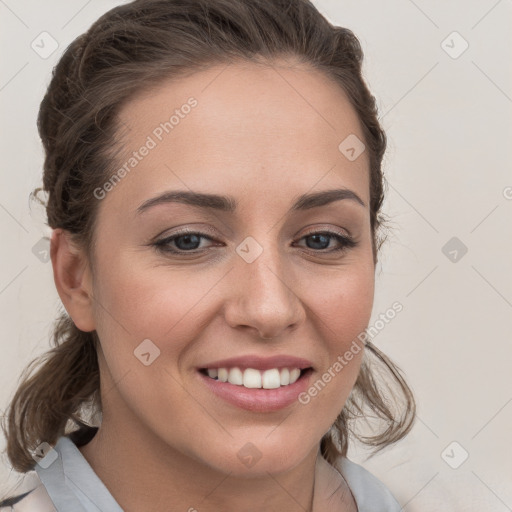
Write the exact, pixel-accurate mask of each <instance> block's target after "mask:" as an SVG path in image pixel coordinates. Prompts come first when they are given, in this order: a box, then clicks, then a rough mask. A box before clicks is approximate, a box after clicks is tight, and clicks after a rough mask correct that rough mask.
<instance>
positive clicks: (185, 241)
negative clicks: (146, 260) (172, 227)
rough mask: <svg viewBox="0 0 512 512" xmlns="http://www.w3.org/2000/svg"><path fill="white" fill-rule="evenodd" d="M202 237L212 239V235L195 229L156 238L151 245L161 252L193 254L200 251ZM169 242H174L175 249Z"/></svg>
mask: <svg viewBox="0 0 512 512" xmlns="http://www.w3.org/2000/svg"><path fill="white" fill-rule="evenodd" d="M202 238H204V239H206V240H211V241H213V238H212V237H210V236H208V235H206V234H204V233H199V232H195V231H182V232H180V233H176V234H174V235H172V236H168V237H166V238H163V239H162V240H158V241H157V242H155V243H154V244H153V245H154V246H155V247H156V248H157V249H158V250H159V251H162V252H167V253H173V254H185V253H188V254H195V253H197V252H202V249H199V246H200V243H201V239H202ZM171 244H175V247H177V249H176V248H175V247H173V246H172V245H171Z"/></svg>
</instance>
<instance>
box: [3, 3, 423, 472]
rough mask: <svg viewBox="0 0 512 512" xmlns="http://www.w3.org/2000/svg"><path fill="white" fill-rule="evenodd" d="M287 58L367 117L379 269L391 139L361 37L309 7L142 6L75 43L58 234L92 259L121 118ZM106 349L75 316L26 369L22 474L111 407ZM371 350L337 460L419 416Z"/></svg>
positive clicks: (331, 442) (52, 181)
mask: <svg viewBox="0 0 512 512" xmlns="http://www.w3.org/2000/svg"><path fill="white" fill-rule="evenodd" d="M286 56H289V57H294V58H296V59H299V61H300V62H303V63H305V64H308V65H310V66H312V67H313V68H314V69H317V70H319V71H320V72H323V73H324V74H325V75H326V76H328V77H330V78H332V79H333V80H334V81H335V82H336V83H337V84H339V86H340V87H341V88H342V89H343V90H344V91H345V92H346V94H347V96H348V98H349V100H350V102H351V104H352V106H353V107H354V109H355V110H356V112H357V114H358V117H359V120H360V123H361V126H362V130H363V134H364V138H365V140H364V143H365V145H366V148H367V150H368V156H369V163H370V211H371V229H372V236H373V248H374V259H375V262H376V261H377V251H378V250H379V249H380V247H381V245H382V242H383V241H384V238H383V237H382V236H381V235H380V231H381V230H379V228H382V225H383V222H384V221H385V219H384V217H383V216H382V214H381V213H380V209H381V205H382V202H383V198H384V185H385V182H384V177H383V173H382V169H381V163H382V158H383V156H384V152H385V149H386V136H385V134H384V132H383V130H382V128H381V126H380V125H379V121H378V117H377V107H376V103H375V99H374V97H373V96H372V95H371V93H370V92H369V90H368V88H367V85H366V83H365V81H364V79H363V77H362V70H361V67H362V60H363V53H362V50H361V46H360V44H359V41H358V40H357V38H356V37H355V36H354V34H353V33H352V32H351V31H350V30H348V29H346V28H342V27H338V26H334V25H332V24H331V23H329V22H328V21H327V20H326V19H325V18H324V17H323V16H322V15H321V14H320V13H319V12H318V10H317V9H316V8H315V7H314V6H313V4H312V3H311V2H309V1H308V0H135V1H133V2H131V3H128V4H124V5H121V6H118V7H115V8H114V9H111V10H110V11H108V12H107V13H106V14H104V15H103V16H101V17H100V18H99V19H98V20H97V21H96V22H95V23H94V24H93V25H92V26H91V27H90V28H89V30H88V31H87V32H86V33H84V34H82V35H80V36H79V37H77V38H76V39H75V40H74V41H73V42H72V43H71V44H70V45H69V46H68V48H67V49H66V51H65V52H64V54H63V56H62V58H61V59H60V61H59V62H58V64H57V65H56V66H55V68H54V70H53V74H52V79H51V82H50V84H49V86H48V90H47V92H46V95H45V97H44V99H43V101H42V103H41V106H40V111H39V117H38V121H37V125H38V129H39V134H40V136H41V139H42V142H43V145H44V149H45V161H44V176H43V189H44V191H45V192H47V193H48V200H47V204H45V206H46V212H47V216H48V224H49V226H50V227H52V228H63V229H65V230H67V231H69V232H70V233H71V234H72V236H73V237H74V239H75V240H76V242H77V243H79V244H80V245H81V246H82V247H83V248H84V250H85V251H86V253H87V254H88V255H89V256H92V250H91V248H92V242H93V234H94V228H95V226H94V223H95V219H96V213H97V209H98V205H99V201H98V200H97V199H96V198H95V195H94V193H93V192H94V190H95V188H97V187H99V186H101V185H102V184H103V183H105V182H106V181H107V180H108V178H109V176H112V174H113V173H114V172H115V170H116V162H117V161H116V149H113V148H118V146H116V142H118V138H117V137H118V135H119V130H120V126H119V123H118V118H117V114H118V112H119V110H120V108H121V106H122V105H124V104H125V103H126V102H127V101H128V100H129V99H130V98H131V97H133V96H134V95H135V94H136V93H137V92H139V91H142V90H144V89H145V88H147V87H149V86H152V85H156V84H158V83H159V82H160V81H162V80H165V79H169V78H171V77H177V78H179V77H180V76H184V75H185V74H187V73H193V72H194V71H195V70H199V69H205V68H207V67H209V66H211V65H212V64H221V63H229V62H236V61H256V60H258V59H263V60H266V61H268V62H271V60H272V59H275V58H279V57H286ZM39 191H41V189H37V190H36V191H34V192H35V194H34V193H33V194H34V195H35V196H36V197H37V193H38V192H39ZM90 260H91V262H92V258H91V259H90ZM98 342H99V340H98V337H97V335H96V332H95V331H93V332H90V333H89V332H82V331H80V330H79V329H78V328H77V327H76V326H75V325H74V323H73V321H72V320H71V319H70V318H69V316H68V315H67V314H66V313H65V312H64V311H63V312H62V314H61V315H60V317H59V318H58V319H57V321H56V324H55V329H54V335H53V344H54V345H55V346H54V347H53V348H52V349H51V350H49V351H48V352H47V353H46V354H44V355H43V356H42V357H41V358H39V359H36V360H34V361H32V362H31V363H30V364H29V365H28V366H27V368H26V369H25V372H24V374H23V375H22V380H21V384H20V385H19V387H18V389H17V391H16V393H15V394H14V397H13V399H12V401H11V403H10V406H9V409H8V414H7V416H6V420H5V421H4V422H3V423H2V428H3V430H4V434H5V436H6V439H7V447H6V452H7V455H8V457H9V460H10V461H11V464H12V466H13V468H14V469H15V470H16V471H19V472H27V471H29V470H31V469H33V468H34V466H35V461H34V459H33V458H32V456H31V452H32V451H33V450H34V449H35V448H36V447H37V446H38V445H39V444H40V443H42V442H43V441H44V442H47V443H49V444H50V445H52V444H54V443H56V441H57V440H58V438H59V437H60V436H61V435H65V434H69V433H71V432H73V431H74V432H75V433H78V432H80V431H82V430H86V429H88V428H90V425H89V423H88V421H89V419H88V416H87V415H90V414H92V413H94V412H97V411H101V400H100V396H99V370H98V362H97V356H96V347H97V344H98ZM366 349H367V350H365V356H364V358H363V362H362V365H361V369H360V372H359V375H358V378H357V381H356V383H355V386H354V388H353V389H352V392H351V394H350V396H349V398H348V400H347V402H346V404H345V407H344V408H343V410H342V411H341V413H340V415H339V416H338V418H337V419H336V422H335V423H334V425H333V426H332V428H331V429H330V431H329V432H328V433H326V434H325V436H324V437H323V438H322V440H321V453H322V455H323V456H324V457H325V459H326V460H327V461H329V462H330V463H331V464H333V463H334V462H335V460H336V459H337V458H338V457H339V456H345V455H346V454H347V449H348V443H349V436H354V437H355V438H357V439H359V440H360V441H361V442H363V443H365V444H367V445H370V446H373V447H375V448H376V450H375V453H376V452H377V451H379V450H380V449H382V448H384V447H385V446H388V445H390V444H392V443H394V442H396V441H398V440H399V439H401V438H403V437H404V436H405V435H406V434H407V433H408V432H409V431H410V429H411V427H412V425H413V422H414V419H415V401H414V397H413V394H412V392H411V390H410V388H409V387H408V385H407V383H406V382H405V380H404V378H403V377H402V375H401V372H400V370H399V369H398V367H397V366H396V365H395V364H394V363H393V362H392V361H391V360H390V359H389V358H388V357H386V356H385V355H384V354H383V353H382V352H381V351H379V350H378V349H377V347H375V346H374V345H373V344H372V343H371V342H370V341H367V342H366ZM36 363H37V364H36ZM36 366H38V369H37V370H36V369H35V367H36ZM33 370H34V371H33ZM368 411H369V412H371V413H373V414H375V415H376V417H377V418H380V420H381V421H383V422H384V427H383V428H381V429H380V431H379V432H377V433H376V434H375V435H371V436H362V435H360V434H359V433H357V432H355V430H354V429H353V428H352V427H353V425H352V423H353V420H355V419H356V418H358V417H365V416H366V414H365V413H366V412H368ZM77 427H78V428H77Z"/></svg>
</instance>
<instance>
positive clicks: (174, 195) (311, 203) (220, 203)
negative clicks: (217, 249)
mask: <svg viewBox="0 0 512 512" xmlns="http://www.w3.org/2000/svg"><path fill="white" fill-rule="evenodd" d="M345 199H348V200H352V201H355V202H356V203H358V204H360V205H361V206H363V207H366V204H365V203H364V201H363V200H362V199H361V198H360V197H359V196H358V195H357V194H356V193H355V192H354V191H352V190H349V189H346V188H339V189H333V190H324V191H320V192H312V193H309V194H302V195H300V196H299V197H298V198H297V200H296V201H295V202H294V203H293V205H292V206H291V208H290V210H289V211H290V212H291V211H302V210H309V209H310V208H317V207H319V206H324V205H327V204H330V203H333V202H335V201H341V200H345ZM166 203H182V204H188V205H191V206H196V207H198V208H205V209H212V210H218V211H222V212H227V213H235V211H236V209H237V206H238V201H237V200H236V199H235V198H234V197H232V196H221V195H218V194H206V193H201V192H191V191H186V190H184V191H181V190H169V191H167V192H164V193H162V194H160V195H158V196H156V197H152V198H151V199H147V200H146V201H144V202H143V203H142V204H141V205H140V206H139V207H138V208H137V214H138V215H139V214H141V213H143V212H145V211H147V210H148V209H150V208H152V207H153V206H156V205H159V204H166Z"/></svg>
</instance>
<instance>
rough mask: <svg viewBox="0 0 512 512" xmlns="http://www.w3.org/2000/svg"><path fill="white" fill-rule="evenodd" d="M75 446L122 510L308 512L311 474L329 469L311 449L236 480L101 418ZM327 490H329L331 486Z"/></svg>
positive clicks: (312, 480)
mask: <svg viewBox="0 0 512 512" xmlns="http://www.w3.org/2000/svg"><path fill="white" fill-rule="evenodd" d="M79 450H80V452H81V453H82V455H83V456H84V457H85V459H86V460H87V461H88V463H89V464H90V466H91V467H92V469H93V470H94V471H95V473H96V474H97V475H98V477H99V478H100V479H101V481H102V482H103V483H104V484H105V486H106V487H107V489H108V490H109V492H110V493H111V494H112V496H113V497H114V499H115V500H116V501H117V502H118V503H119V505H120V506H121V508H122V509H123V510H124V511H125V512H135V511H139V510H162V509H169V507H172V509H173V510H187V511H189V510H190V511H191V512H192V511H194V510H195V509H196V510H200V511H201V512H214V511H218V510H244V511H247V512H260V511H261V510H287V511H289V512H304V511H308V512H311V511H312V510H313V505H312V504H313V496H314V487H315V480H316V478H315V477H316V476H317V475H318V474H319V473H320V474H321V475H322V481H323V480H324V478H323V477H324V476H325V475H326V474H327V473H328V472H329V470H328V469H327V472H326V467H325V466H324V464H327V462H325V461H323V459H322V458H321V457H320V455H319V454H318V451H317V450H316V449H315V450H312V451H311V453H310V454H309V455H308V456H307V457H306V459H305V460H303V461H302V462H301V463H300V464H299V465H297V466H296V467H294V468H293V469H292V470H290V471H287V472H286V473H281V474H271V473H266V474H264V475H262V476H259V477H250V478H249V477H245V478H240V477H237V476H236V475H233V474H224V473H221V472H218V471H216V470H215V468H212V467H209V466H205V465H204V464H202V463H201V462H200V461H197V460H194V459H192V458H190V457H187V456H186V455H185V454H183V453H181V452H178V451H176V450H173V449H172V448H171V447H169V446H168V445H166V444H165V443H163V442H161V441H159V440H156V439H150V437H149V436H147V435H145V433H141V432H134V431H131V430H130V431H127V429H126V427H124V428H122V429H121V428H119V429H114V428H112V427H111V426H110V425H109V423H108V420H107V421H105V417H104V418H103V423H102V426H101V427H100V429H99V430H98V432H97V433H96V435H95V436H94V438H93V439H92V440H91V441H90V442H89V443H88V444H86V445H84V446H82V447H80V448H79ZM321 461H323V463H324V464H323V463H321ZM327 466H329V464H327ZM329 489H330V490H331V493H332V490H333V488H332V485H331V486H330V487H329ZM322 494H323V492H322ZM319 498H320V497H318V496H316V497H315V502H319ZM315 508H316V506H315ZM318 510H320V509H318ZM324 510H325V509H324Z"/></svg>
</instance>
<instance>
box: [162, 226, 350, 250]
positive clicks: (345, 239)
mask: <svg viewBox="0 0 512 512" xmlns="http://www.w3.org/2000/svg"><path fill="white" fill-rule="evenodd" d="M187 235H188V236H191V235H196V236H199V237H201V238H206V239H207V240H210V241H214V239H213V238H212V237H210V236H209V235H206V234H205V233H201V232H197V231H182V232H179V233H175V234H174V235H172V236H169V237H166V238H163V239H161V240H158V241H157V242H155V243H153V244H152V245H153V246H154V247H155V248H156V249H157V251H159V252H162V253H164V254H169V253H170V254H177V255H188V254H191V255H195V254H199V253H201V252H203V251H204V250H205V249H195V250H192V251H185V250H182V249H178V250H176V249H171V248H170V246H169V243H170V242H173V241H174V240H176V239H177V238H180V237H183V236H187ZM313 235H327V236H331V237H333V238H335V239H336V240H337V241H338V242H339V243H340V244H341V245H340V247H337V248H335V249H330V250H325V249H317V250H315V249H311V248H306V249H307V250H308V251H311V252H315V253H320V254H331V253H338V252H342V251H346V250H347V249H351V248H353V247H355V246H356V245H357V242H356V241H355V240H354V239H353V238H352V237H350V236H348V235H341V234H340V233H337V232H334V231H329V230H324V231H312V232H310V233H306V234H305V235H303V236H302V237H301V238H299V241H300V240H302V239H303V238H308V237H310V236H313Z"/></svg>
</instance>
